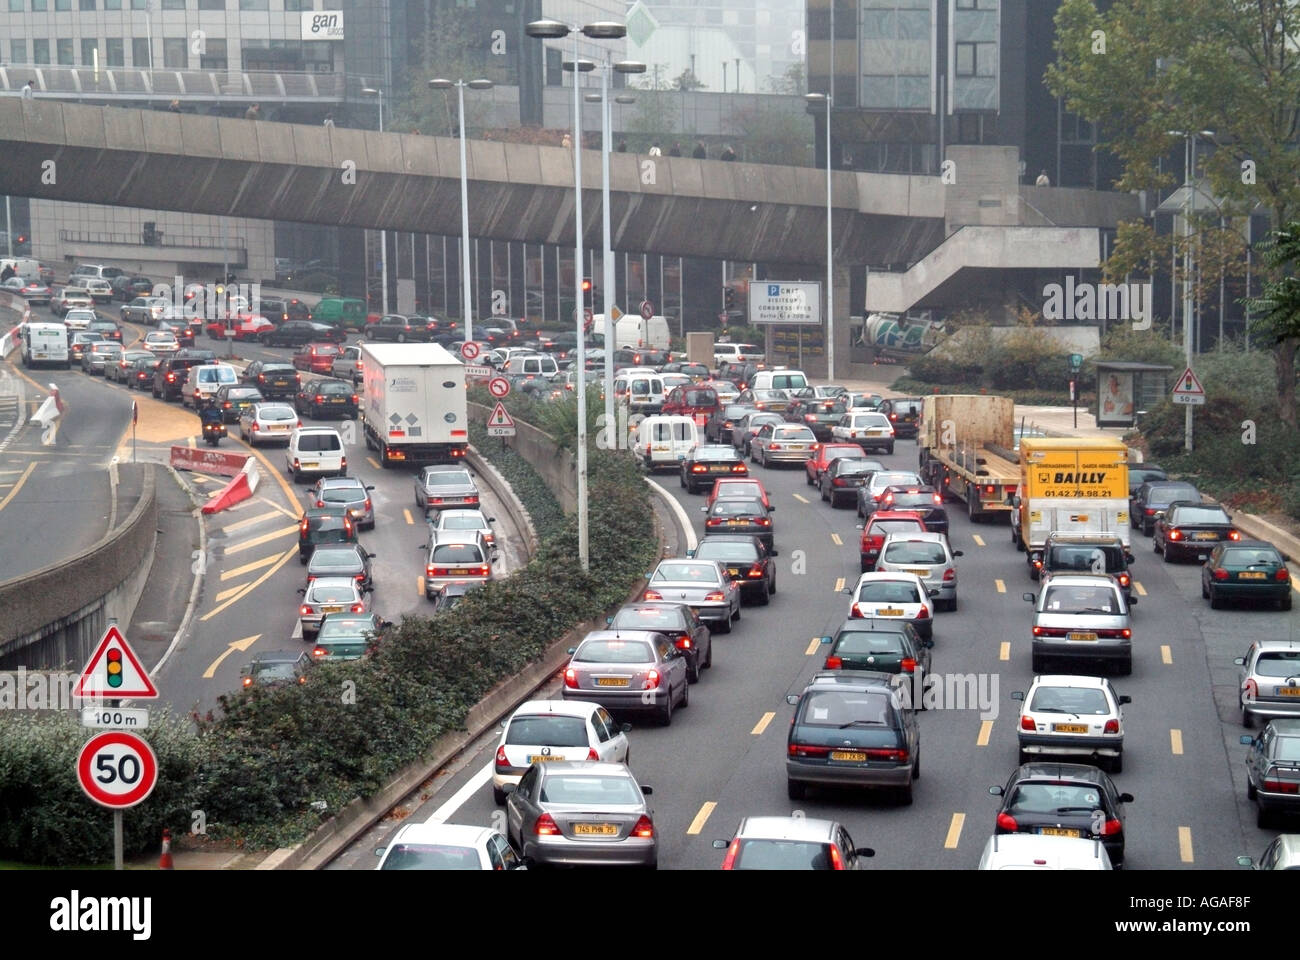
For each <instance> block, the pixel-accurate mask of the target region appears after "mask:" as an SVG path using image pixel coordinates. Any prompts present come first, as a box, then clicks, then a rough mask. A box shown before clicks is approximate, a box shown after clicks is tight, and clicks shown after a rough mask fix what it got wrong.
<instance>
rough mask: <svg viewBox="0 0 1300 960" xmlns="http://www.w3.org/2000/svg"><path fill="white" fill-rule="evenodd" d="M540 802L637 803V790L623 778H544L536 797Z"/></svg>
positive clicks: (638, 796)
mask: <svg viewBox="0 0 1300 960" xmlns="http://www.w3.org/2000/svg"><path fill="white" fill-rule="evenodd" d="M538 800H539V801H540V802H541V803H581V804H597V805H599V806H605V805H606V804H618V805H624V806H626V805H631V806H640V805H641V804H642V803H644V800H642V798H641V791H640V790H638V789H637V788H636V785H635V784H634V783H633V782H632V781H631V780H629V779H628V778H627V777H566V776H563V775H560V776H553V777H547V778H546V780H545V781H543V783H542V792H541V795H540V796H539V797H538Z"/></svg>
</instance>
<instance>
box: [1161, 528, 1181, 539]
mask: <svg viewBox="0 0 1300 960" xmlns="http://www.w3.org/2000/svg"><path fill="white" fill-rule="evenodd" d="M1165 536H1166V537H1168V538H1169V539H1170V540H1181V539H1183V531H1181V530H1179V529H1178V528H1177V527H1171V528H1170V529H1169V530H1166V531H1165Z"/></svg>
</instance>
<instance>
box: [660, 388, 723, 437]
mask: <svg viewBox="0 0 1300 960" xmlns="http://www.w3.org/2000/svg"><path fill="white" fill-rule="evenodd" d="M721 407H722V404H721V403H720V402H719V400H718V394H717V392H716V391H715V390H714V389H713V388H712V387H701V386H697V385H696V384H693V383H690V384H684V385H683V386H680V387H676V388H674V389H673V391H672V392H671V393H669V394H668V396H667V397H665V398H664V406H663V410H662V411H661V413H662V414H663V415H664V416H668V415H670V414H674V415H678V416H685V417H693V418H694V420H695V425H696V426H699V427H702V426H704V424H705V423H707V422H708V419H709V417H711V416H713V414H714V413H715V412H716V411H717V410H719V409H720V408H721Z"/></svg>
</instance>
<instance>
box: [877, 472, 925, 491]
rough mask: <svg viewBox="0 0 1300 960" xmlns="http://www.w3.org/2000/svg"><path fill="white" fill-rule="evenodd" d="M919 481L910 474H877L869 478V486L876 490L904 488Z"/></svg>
mask: <svg viewBox="0 0 1300 960" xmlns="http://www.w3.org/2000/svg"><path fill="white" fill-rule="evenodd" d="M919 479H920V478H918V477H917V476H916V475H915V474H912V473H878V474H876V475H875V476H874V477H872V478H871V485H872V487H874V488H875V489H877V490H884V489H885V487H905V486H908V485H909V483H916V482H917V481H918V480H919ZM917 485H918V486H919V484H917Z"/></svg>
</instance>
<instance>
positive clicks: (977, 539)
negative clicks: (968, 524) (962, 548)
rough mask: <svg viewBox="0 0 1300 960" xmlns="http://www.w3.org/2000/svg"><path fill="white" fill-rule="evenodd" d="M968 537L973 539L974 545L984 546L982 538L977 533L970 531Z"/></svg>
mask: <svg viewBox="0 0 1300 960" xmlns="http://www.w3.org/2000/svg"><path fill="white" fill-rule="evenodd" d="M970 538H971V539H972V540H974V541H975V546H977V547H982V546H984V538H983V537H981V536H980V535H979V534H978V533H972V534H971V535H970Z"/></svg>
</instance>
